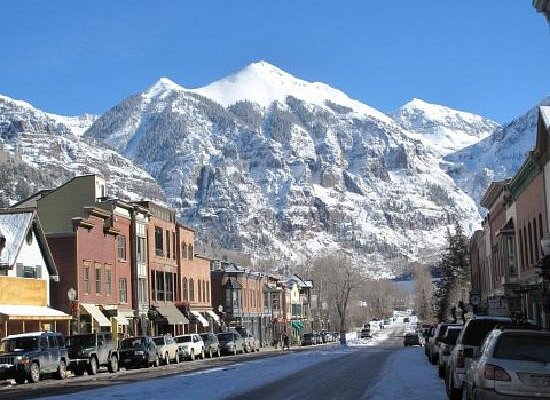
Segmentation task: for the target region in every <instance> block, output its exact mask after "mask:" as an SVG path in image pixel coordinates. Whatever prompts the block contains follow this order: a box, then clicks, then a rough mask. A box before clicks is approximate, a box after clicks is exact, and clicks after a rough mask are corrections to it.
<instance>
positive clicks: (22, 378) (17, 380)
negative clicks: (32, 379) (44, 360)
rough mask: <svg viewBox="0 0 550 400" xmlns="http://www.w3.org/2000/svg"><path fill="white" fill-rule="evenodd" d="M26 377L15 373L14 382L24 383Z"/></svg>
mask: <svg viewBox="0 0 550 400" xmlns="http://www.w3.org/2000/svg"><path fill="white" fill-rule="evenodd" d="M26 379H27V378H26V377H25V375H16V376H15V383H17V384H18V385H21V384H23V383H25V380H26Z"/></svg>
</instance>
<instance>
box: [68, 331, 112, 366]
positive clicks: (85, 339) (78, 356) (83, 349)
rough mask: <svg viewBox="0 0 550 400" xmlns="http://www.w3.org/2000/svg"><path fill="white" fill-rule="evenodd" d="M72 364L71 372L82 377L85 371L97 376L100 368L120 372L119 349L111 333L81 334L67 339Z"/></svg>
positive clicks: (70, 363) (70, 364)
mask: <svg viewBox="0 0 550 400" xmlns="http://www.w3.org/2000/svg"><path fill="white" fill-rule="evenodd" d="M67 347H68V350H69V358H70V362H69V365H68V366H67V369H68V370H69V371H72V372H73V373H74V374H75V375H77V376H80V375H83V374H84V371H86V372H87V373H88V375H95V374H96V373H97V369H98V368H100V367H107V368H108V369H109V372H111V373H114V372H118V369H119V368H118V365H119V355H118V348H117V346H116V344H115V342H114V341H113V336H112V334H111V333H81V334H77V335H72V336H69V337H68V338H67Z"/></svg>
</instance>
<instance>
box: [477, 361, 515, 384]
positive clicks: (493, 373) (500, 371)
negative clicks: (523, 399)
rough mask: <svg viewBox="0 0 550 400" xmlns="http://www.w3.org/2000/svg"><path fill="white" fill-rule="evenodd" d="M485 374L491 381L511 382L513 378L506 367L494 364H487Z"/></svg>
mask: <svg viewBox="0 0 550 400" xmlns="http://www.w3.org/2000/svg"><path fill="white" fill-rule="evenodd" d="M483 376H485V379H487V380H489V381H500V382H510V381H511V380H512V378H510V375H508V373H507V372H506V371H505V370H504V368H502V367H499V366H498V365H492V364H487V365H485V369H484V371H483Z"/></svg>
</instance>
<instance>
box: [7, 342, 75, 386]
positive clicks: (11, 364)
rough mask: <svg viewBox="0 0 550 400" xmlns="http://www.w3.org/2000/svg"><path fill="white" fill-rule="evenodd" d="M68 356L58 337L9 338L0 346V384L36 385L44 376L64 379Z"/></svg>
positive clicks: (63, 344)
mask: <svg viewBox="0 0 550 400" xmlns="http://www.w3.org/2000/svg"><path fill="white" fill-rule="evenodd" d="M68 361H69V353H68V351H67V348H66V347H65V340H64V338H63V335H62V334H61V333H56V332H34V333H22V334H19V335H10V336H7V337H5V338H4V339H2V341H1V342H0V380H4V379H15V382H16V383H25V381H29V382H31V383H36V382H38V381H39V380H40V379H41V378H42V377H43V376H46V375H51V374H53V375H55V376H56V377H57V379H65V377H66V370H67V362H68Z"/></svg>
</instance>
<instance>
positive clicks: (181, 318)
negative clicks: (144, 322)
mask: <svg viewBox="0 0 550 400" xmlns="http://www.w3.org/2000/svg"><path fill="white" fill-rule="evenodd" d="M157 311H158V312H159V313H160V314H161V315H162V316H163V317H164V318H166V320H167V321H168V325H182V324H188V323H189V320H188V319H187V318H185V315H183V314H182V313H181V312H180V310H178V309H177V308H176V306H175V305H174V303H165V304H160V305H158V306H157Z"/></svg>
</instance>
